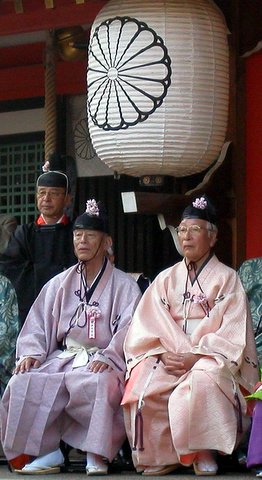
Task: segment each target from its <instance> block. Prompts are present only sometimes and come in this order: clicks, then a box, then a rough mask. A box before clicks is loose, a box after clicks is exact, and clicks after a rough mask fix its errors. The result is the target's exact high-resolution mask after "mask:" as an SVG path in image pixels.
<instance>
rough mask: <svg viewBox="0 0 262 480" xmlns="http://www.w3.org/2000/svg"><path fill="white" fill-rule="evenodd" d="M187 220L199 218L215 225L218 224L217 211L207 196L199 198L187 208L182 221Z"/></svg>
mask: <svg viewBox="0 0 262 480" xmlns="http://www.w3.org/2000/svg"><path fill="white" fill-rule="evenodd" d="M185 218H196V219H197V218H198V219H200V220H206V221H207V222H209V223H213V224H214V225H216V224H217V214H216V209H215V207H214V205H213V204H212V202H211V201H210V200H209V198H208V197H207V196H206V195H205V194H203V195H202V196H201V197H199V198H195V200H193V201H192V202H191V204H190V205H188V206H187V207H186V208H185V210H184V211H183V213H182V219H181V220H184V219H185Z"/></svg>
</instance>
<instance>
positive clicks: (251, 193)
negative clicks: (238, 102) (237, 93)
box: [246, 51, 262, 258]
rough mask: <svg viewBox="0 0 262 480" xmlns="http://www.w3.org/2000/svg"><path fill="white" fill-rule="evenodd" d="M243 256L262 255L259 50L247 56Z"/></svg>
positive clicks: (261, 75) (261, 67)
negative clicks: (244, 246)
mask: <svg viewBox="0 0 262 480" xmlns="http://www.w3.org/2000/svg"><path fill="white" fill-rule="evenodd" d="M246 103H247V114H246V148H247V151H246V162H247V163H246V200H247V208H246V215H247V219H246V220H247V223H246V225H247V250H246V258H253V257H262V51H260V52H257V53H255V54H253V55H251V56H250V57H248V58H247V59H246Z"/></svg>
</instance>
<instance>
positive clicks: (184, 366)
mask: <svg viewBox="0 0 262 480" xmlns="http://www.w3.org/2000/svg"><path fill="white" fill-rule="evenodd" d="M199 358H200V355H194V354H193V353H172V352H166V353H162V354H161V355H160V360H162V362H163V364H164V365H165V367H164V368H165V370H166V372H167V373H168V374H169V375H175V376H176V377H181V375H184V374H185V373H186V372H188V371H189V370H190V369H191V368H192V367H193V365H195V363H196V362H197V360H198V359H199Z"/></svg>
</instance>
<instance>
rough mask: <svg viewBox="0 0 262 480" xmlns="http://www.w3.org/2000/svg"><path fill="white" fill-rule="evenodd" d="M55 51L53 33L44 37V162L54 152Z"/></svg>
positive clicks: (55, 134)
mask: <svg viewBox="0 0 262 480" xmlns="http://www.w3.org/2000/svg"><path fill="white" fill-rule="evenodd" d="M55 74H56V51H55V39H54V32H53V31H48V32H47V35H46V51H45V161H46V160H48V159H49V157H50V155H51V154H52V153H54V152H55V151H56V136H57V118H56V117H57V111H56V88H55V87H56V85H55V80H56V79H55Z"/></svg>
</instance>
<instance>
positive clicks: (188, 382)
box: [122, 196, 258, 475]
mask: <svg viewBox="0 0 262 480" xmlns="http://www.w3.org/2000/svg"><path fill="white" fill-rule="evenodd" d="M216 222H217V221H216V212H215V209H214V207H213V205H212V204H211V202H210V201H209V199H208V198H207V197H206V196H203V197H201V198H198V199H196V200H195V201H194V202H193V203H192V204H190V205H189V206H188V207H187V208H186V209H185V210H184V212H183V215H182V220H181V223H180V225H179V226H178V227H177V235H178V243H179V250H180V252H181V254H182V255H183V256H184V259H183V260H182V261H181V262H178V263H177V264H175V265H174V266H172V267H170V268H168V269H166V270H165V271H163V272H161V273H160V274H159V275H158V276H157V277H156V279H155V280H154V281H153V283H152V284H151V285H150V286H149V287H148V289H147V290H146V292H145V293H144V295H143V298H142V300H141V302H140V304H139V306H138V308H137V310H136V312H135V315H134V317H133V321H132V324H131V326H130V329H129V331H128V334H127V337H126V341H125V344H124V350H125V355H126V362H127V368H128V375H129V380H128V382H127V386H126V391H125V395H124V398H123V401H122V403H123V405H124V415H125V422H126V429H127V433H128V437H129V441H130V444H131V446H132V448H133V460H134V464H135V466H136V469H137V471H140V472H143V474H144V475H164V474H167V473H169V472H171V471H173V470H174V469H176V468H178V467H179V466H181V465H182V466H191V465H193V468H194V471H195V473H196V474H197V475H215V474H216V473H217V463H216V458H215V452H218V451H219V452H222V453H225V454H230V453H231V452H232V451H233V450H234V448H235V447H236V445H237V442H238V441H239V439H240V435H241V432H242V431H243V423H244V422H243V420H244V417H245V416H246V411H247V408H246V401H245V398H244V395H243V392H246V391H249V392H250V391H251V390H252V388H253V386H254V384H255V383H256V381H257V378H258V369H257V356H256V349H255V342H254V337H253V330H252V325H251V322H250V314H249V310H248V306H247V299H246V295H245V292H244V289H243V287H242V285H241V282H240V280H239V278H238V275H237V273H236V272H235V271H234V270H233V269H231V268H229V267H228V266H226V265H224V264H222V263H221V262H219V260H218V259H217V257H216V256H215V255H214V253H213V251H212V250H213V247H214V245H215V242H216V240H217V227H216Z"/></svg>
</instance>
